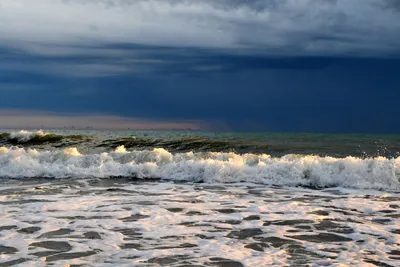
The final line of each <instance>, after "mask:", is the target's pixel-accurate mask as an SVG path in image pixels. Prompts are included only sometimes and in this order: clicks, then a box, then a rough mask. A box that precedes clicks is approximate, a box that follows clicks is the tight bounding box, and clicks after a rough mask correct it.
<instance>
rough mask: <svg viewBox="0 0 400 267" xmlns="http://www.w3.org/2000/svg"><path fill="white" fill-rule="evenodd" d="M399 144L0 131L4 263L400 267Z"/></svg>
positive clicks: (311, 137)
mask: <svg viewBox="0 0 400 267" xmlns="http://www.w3.org/2000/svg"><path fill="white" fill-rule="evenodd" d="M399 152H400V135H364V134H302V133H227V132H224V133H213V132H195V131H93V130H90V131H89V130H79V131H78V130H46V131H41V130H29V131H26V130H20V129H18V130H0V266H35V267H36V266H70V267H72V266H176V267H189V266H193V267H200V266H218V267H242V266H254V267H261V266H384V267H388V266H400V156H399Z"/></svg>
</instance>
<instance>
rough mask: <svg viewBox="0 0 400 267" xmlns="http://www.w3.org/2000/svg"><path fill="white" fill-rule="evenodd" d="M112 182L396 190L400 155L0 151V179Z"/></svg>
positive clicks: (14, 148) (120, 149) (8, 149)
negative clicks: (95, 180)
mask: <svg viewBox="0 0 400 267" xmlns="http://www.w3.org/2000/svg"><path fill="white" fill-rule="evenodd" d="M38 177H44V178H59V179H61V178H78V179H79V178H80V179H85V178H110V177H126V178H137V179H166V180H176V181H191V182H207V183H236V182H251V183H259V184H268V185H283V186H312V187H337V186H338V187H347V188H357V189H384V190H399V189H400V181H399V179H400V157H398V158H391V159H390V158H385V157H376V158H367V159H361V158H356V157H346V158H334V157H320V156H310V155H308V156H302V155H285V156H283V157H271V156H270V155H267V154H258V155H257V154H243V155H240V154H235V153H220V152H187V153H170V152H169V151H167V150H165V149H163V148H154V149H152V150H133V151H127V150H126V149H125V147H124V146H120V147H117V148H116V149H115V150H114V151H112V152H103V153H95V154H82V153H81V152H79V150H78V149H77V148H73V147H71V148H67V149H63V150H52V151H38V150H36V149H27V148H18V147H11V148H6V147H0V178H3V179H4V178H11V179H24V178H38Z"/></svg>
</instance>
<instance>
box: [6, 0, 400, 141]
mask: <svg viewBox="0 0 400 267" xmlns="http://www.w3.org/2000/svg"><path fill="white" fill-rule="evenodd" d="M398 36H400V1H398V0H247V1H245V0H219V1H211V0H38V1H30V0H1V1H0V127H3V128H4V127H9V126H13V127H16V128H18V127H24V126H25V125H27V124H28V122H35V123H36V121H37V124H38V125H37V127H41V126H42V125H45V126H47V127H50V128H51V127H52V126H53V127H54V116H59V117H60V118H62V120H61V121H62V122H63V123H65V124H66V126H71V125H72V124H77V125H84V123H86V121H88V120H89V122H88V124H90V118H96V121H95V122H94V121H93V120H92V124H94V125H95V127H97V128H115V129H119V128H124V127H128V126H131V127H132V128H135V127H138V128H140V129H142V127H149V128H154V129H163V128H165V129H170V128H171V127H172V128H173V129H176V128H180V126H179V125H181V128H184V129H186V128H194V129H207V130H231V131H232V130H233V131H235V130H238V131H300V132H382V133H399V132H400V123H399V122H400V121H399V117H400V111H399V109H398V108H397V107H398V99H399V98H400V78H399V77H400V38H399V37H398ZM10 114H11V115H10ZM32 114H35V115H34V117H35V119H32V116H33V115H32ZM28 115H31V116H28ZM110 117H113V118H116V119H115V120H113V121H115V122H114V123H113V124H112V125H111V124H109V123H108V122H107V123H106V122H104V123H103V124H102V123H101V121H102V119H101V118H104V121H106V120H107V121H109V120H108V118H110ZM24 119H25V121H24ZM39 122H41V123H39ZM127 122H128V123H127ZM39 124H40V125H39ZM69 124H71V125H69ZM88 126H92V125H88ZM57 127H58V125H57Z"/></svg>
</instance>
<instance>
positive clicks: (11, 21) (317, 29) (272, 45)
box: [0, 0, 400, 56]
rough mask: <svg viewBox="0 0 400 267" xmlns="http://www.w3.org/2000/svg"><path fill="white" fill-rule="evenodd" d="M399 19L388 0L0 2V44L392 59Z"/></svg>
mask: <svg viewBox="0 0 400 267" xmlns="http://www.w3.org/2000/svg"><path fill="white" fill-rule="evenodd" d="M399 21H400V12H399V6H398V4H397V2H396V1H393V0H301V1H299V0H248V1H245V0H219V1H213V0H146V1H145V0H41V1H31V0H2V1H1V3H0V42H1V43H2V44H5V45H7V46H8V47H10V46H11V47H18V48H22V49H24V50H27V51H30V52H31V53H38V54H44V55H46V54H49V53H53V54H61V55H63V54H79V53H83V52H85V51H83V50H82V49H80V48H79V46H85V47H87V46H94V45H99V44H115V43H135V44H141V45H154V46H166V47H196V48H207V49H222V50H231V49H235V52H234V53H245V54H248V53H251V54H259V53H261V54H268V55H326V54H329V55H361V56H371V55H373V56H375V55H393V54H396V55H398V54H399V53H400V51H399V47H400V40H399V38H398V36H397V35H398V34H397V33H398V32H400V24H399ZM43 45H46V46H47V47H43ZM71 45H73V47H71ZM86 53H90V51H86Z"/></svg>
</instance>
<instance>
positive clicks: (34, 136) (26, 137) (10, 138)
mask: <svg viewBox="0 0 400 267" xmlns="http://www.w3.org/2000/svg"><path fill="white" fill-rule="evenodd" d="M87 139H90V137H86V136H83V135H57V134H53V133H47V132H43V131H36V132H30V131H25V130H21V131H18V132H10V133H0V144H1V143H2V144H11V145H18V144H22V145H40V144H45V143H57V142H61V141H63V140H70V141H78V140H82V141H84V140H87Z"/></svg>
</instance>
